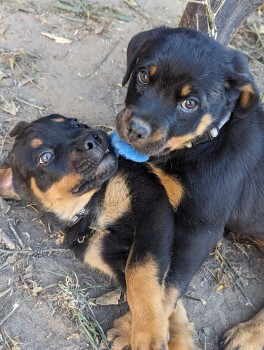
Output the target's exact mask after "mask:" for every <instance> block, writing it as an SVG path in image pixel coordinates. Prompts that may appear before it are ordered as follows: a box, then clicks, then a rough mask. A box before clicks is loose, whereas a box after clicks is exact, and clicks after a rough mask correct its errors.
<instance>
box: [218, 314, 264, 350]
mask: <svg viewBox="0 0 264 350" xmlns="http://www.w3.org/2000/svg"><path fill="white" fill-rule="evenodd" d="M263 333H264V323H262V327H261V326H260V322H250V321H249V322H245V323H239V324H238V325H236V326H235V327H233V328H231V329H230V330H228V331H227V332H225V334H224V337H223V341H222V342H221V344H220V345H221V349H223V350H237V349H239V350H262V349H263V347H264V335H263Z"/></svg>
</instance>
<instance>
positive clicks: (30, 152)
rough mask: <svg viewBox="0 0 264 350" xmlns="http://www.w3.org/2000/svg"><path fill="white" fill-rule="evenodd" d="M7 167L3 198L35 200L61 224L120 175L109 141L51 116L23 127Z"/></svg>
mask: <svg viewBox="0 0 264 350" xmlns="http://www.w3.org/2000/svg"><path fill="white" fill-rule="evenodd" d="M10 136H12V137H15V142H14V146H13V149H12V150H11V152H10V154H9V156H8V159H7V160H6V162H5V163H6V164H5V165H4V166H3V167H2V168H1V169H0V195H2V196H4V197H8V198H17V197H19V198H22V199H31V200H37V202H39V203H40V204H41V205H42V206H43V208H44V209H46V210H47V211H50V212H53V213H54V214H56V215H57V216H58V217H59V218H60V219H62V220H69V219H71V218H72V217H73V216H74V215H75V214H76V213H77V212H78V211H79V210H80V209H82V208H83V207H84V206H85V205H86V204H87V203H88V201H89V200H90V198H91V197H92V195H93V194H94V193H95V192H96V191H97V190H98V189H100V187H101V186H102V184H103V183H104V182H105V181H107V180H108V179H109V178H110V177H111V176H112V175H113V174H114V173H115V171H116V169H117V159H116V157H115V156H114V155H113V154H112V153H111V152H110V151H109V148H108V147H109V140H108V137H107V135H106V134H105V133H104V132H102V131H100V130H96V129H92V128H89V127H87V126H86V125H84V124H79V123H78V121H77V120H76V119H70V118H65V117H63V116H61V115H50V116H47V117H44V118H40V119H38V120H36V121H34V122H32V123H30V124H29V123H25V122H20V123H18V124H17V126H16V127H15V128H14V129H13V130H12V131H11V133H10Z"/></svg>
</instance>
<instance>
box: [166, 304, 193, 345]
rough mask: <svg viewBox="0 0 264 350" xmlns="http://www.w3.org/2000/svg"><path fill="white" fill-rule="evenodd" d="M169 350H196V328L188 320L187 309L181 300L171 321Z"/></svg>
mask: <svg viewBox="0 0 264 350" xmlns="http://www.w3.org/2000/svg"><path fill="white" fill-rule="evenodd" d="M169 323H170V326H169V331H170V340H169V344H168V345H169V350H194V349H195V346H194V341H193V337H194V327H193V323H190V322H189V321H188V318H187V314H186V311H185V308H184V306H183V304H182V301H181V300H178V301H177V305H176V307H175V309H174V311H173V313H172V315H171V317H170V319H169Z"/></svg>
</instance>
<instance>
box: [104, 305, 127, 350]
mask: <svg viewBox="0 0 264 350" xmlns="http://www.w3.org/2000/svg"><path fill="white" fill-rule="evenodd" d="M107 340H108V342H109V343H110V344H111V349H113V350H127V349H130V344H131V313H130V312H127V313H126V314H125V315H123V316H121V317H119V318H118V319H116V320H115V322H114V325H113V328H111V329H109V331H108V332H107Z"/></svg>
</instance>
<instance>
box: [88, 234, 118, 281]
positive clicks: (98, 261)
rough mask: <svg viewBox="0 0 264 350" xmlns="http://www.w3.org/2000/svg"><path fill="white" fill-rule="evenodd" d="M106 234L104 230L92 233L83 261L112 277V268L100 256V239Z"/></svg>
mask: <svg viewBox="0 0 264 350" xmlns="http://www.w3.org/2000/svg"><path fill="white" fill-rule="evenodd" d="M107 234H108V233H107V232H106V231H97V232H94V235H93V237H92V238H91V240H90V242H89V245H88V246H87V249H86V252H85V254H84V259H83V261H84V262H85V263H86V264H88V265H89V266H91V267H93V268H94V269H98V270H100V271H101V272H103V273H104V274H106V275H108V276H110V277H113V278H114V277H115V274H114V272H113V270H112V269H111V267H110V266H109V265H108V264H107V263H106V262H105V261H104V260H103V257H102V251H103V248H102V241H103V239H104V237H105V236H106V235H107Z"/></svg>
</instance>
